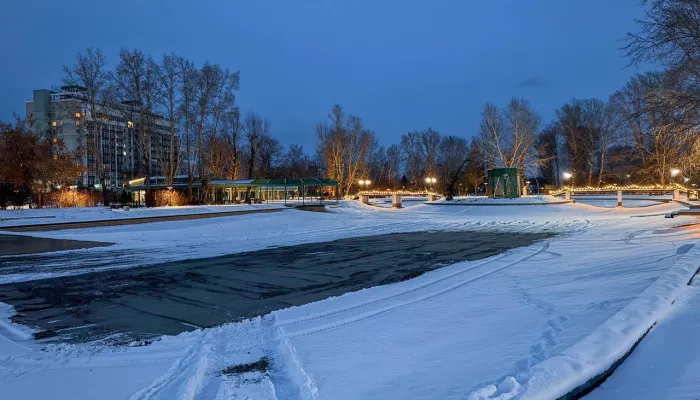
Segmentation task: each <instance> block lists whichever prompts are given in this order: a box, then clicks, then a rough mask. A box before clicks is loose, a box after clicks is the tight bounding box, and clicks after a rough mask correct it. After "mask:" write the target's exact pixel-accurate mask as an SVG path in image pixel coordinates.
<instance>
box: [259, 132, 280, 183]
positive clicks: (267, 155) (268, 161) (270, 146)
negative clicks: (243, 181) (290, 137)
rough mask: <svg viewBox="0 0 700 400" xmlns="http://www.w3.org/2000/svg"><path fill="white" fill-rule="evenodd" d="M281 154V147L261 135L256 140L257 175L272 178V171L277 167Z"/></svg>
mask: <svg viewBox="0 0 700 400" xmlns="http://www.w3.org/2000/svg"><path fill="white" fill-rule="evenodd" d="M281 154H282V145H280V142H279V141H278V140H277V139H275V138H273V137H271V136H270V135H262V136H261V137H260V138H259V140H258V150H257V156H258V174H260V176H262V177H266V178H272V177H274V174H273V173H272V169H273V167H274V166H275V165H277V163H278V161H279V157H280V155H281Z"/></svg>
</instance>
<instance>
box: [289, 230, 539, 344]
mask: <svg viewBox="0 0 700 400" xmlns="http://www.w3.org/2000/svg"><path fill="white" fill-rule="evenodd" d="M548 248H549V243H547V242H545V243H543V244H541V245H539V248H537V249H536V250H534V251H533V249H529V250H525V251H526V252H530V254H527V255H525V256H523V257H520V258H518V259H515V260H513V261H510V262H508V263H506V264H505V265H501V266H498V267H495V268H492V269H490V270H487V271H485V272H483V273H481V274H479V275H477V276H475V277H473V278H469V279H467V280H464V281H461V282H458V283H455V284H452V285H450V286H448V287H446V288H443V289H439V290H436V291H434V292H428V293H427V294H425V295H423V296H420V297H417V298H415V299H412V300H408V301H405V302H402V303H399V304H394V305H390V306H386V307H380V308H377V309H374V310H370V311H368V312H364V313H361V314H357V315H354V316H350V317H347V318H344V319H341V320H340V321H337V322H335V323H331V324H326V325H321V326H317V327H312V328H309V329H305V330H301V331H297V332H292V333H289V332H288V333H287V336H288V337H289V338H290V339H294V338H298V337H302V336H309V335H315V334H318V333H322V332H326V331H329V330H333V329H337V328H340V327H344V326H348V325H351V324H355V323H358V322H361V321H365V320H367V319H370V318H374V317H377V316H379V315H382V314H386V313H388V312H391V311H395V310H397V309H400V308H404V307H407V306H410V305H413V304H417V303H420V302H423V301H426V300H431V299H433V298H436V297H439V296H442V295H444V294H447V293H450V292H452V291H454V290H457V289H460V288H463V287H465V286H467V285H469V284H471V283H474V282H476V281H479V280H481V279H483V278H486V277H488V276H490V275H493V274H495V273H497V272H500V271H503V270H504V269H506V268H509V267H511V266H513V265H515V264H518V263H521V262H523V261H526V260H528V259H530V258H532V257H534V256H536V255H538V254H541V253H543V252H544V251H546V250H547V249H548ZM491 261H492V262H493V261H494V260H491ZM492 262H491V263H483V264H481V265H480V266H479V267H483V266H488V265H489V264H492ZM474 270H476V268H472V269H470V270H469V271H474ZM465 272H468V271H465ZM442 281H445V279H441V280H440V282H442ZM429 286H432V285H427V286H424V287H422V288H420V289H424V288H425V287H429ZM420 289H416V290H409V291H407V292H406V293H403V294H410V293H415V292H416V291H418V290H420ZM398 296H399V295H394V296H390V297H387V298H383V299H379V300H376V301H373V302H369V303H363V304H360V305H357V306H355V307H351V308H350V309H348V310H342V311H339V312H334V313H332V314H330V315H328V316H333V315H337V314H340V313H342V312H346V311H355V310H358V309H361V308H363V307H367V306H371V305H373V304H376V303H378V302H381V301H386V300H388V299H392V298H395V297H398ZM325 317H327V316H324V317H323V318H325ZM299 322H306V320H298V321H296V322H294V323H299ZM287 326H289V324H287Z"/></svg>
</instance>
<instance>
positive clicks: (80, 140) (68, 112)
mask: <svg viewBox="0 0 700 400" xmlns="http://www.w3.org/2000/svg"><path fill="white" fill-rule="evenodd" d="M91 109H93V111H94V112H91ZM92 114H96V115H92ZM139 115H140V114H139V112H138V109H137V108H135V107H134V106H133V105H130V104H128V103H124V104H119V105H111V106H107V105H102V104H99V105H95V106H92V105H91V102H90V99H89V98H88V96H87V91H86V89H85V88H82V87H80V86H62V87H61V90H60V91H53V90H46V89H38V90H34V91H33V96H32V100H28V101H26V117H27V120H28V121H31V124H32V128H33V129H34V130H35V131H36V132H37V133H41V134H44V135H46V136H47V137H48V138H49V139H54V138H55V139H60V140H62V141H63V143H65V146H66V148H67V149H68V150H69V151H71V152H75V154H76V157H77V158H78V159H79V160H80V162H81V164H82V165H83V167H84V172H83V174H82V176H81V177H80V178H79V179H77V181H76V185H78V186H80V187H85V188H89V189H97V190H99V189H101V183H100V182H101V180H100V175H101V173H103V174H104V176H105V185H106V186H107V188H108V189H110V190H119V189H121V188H122V187H123V185H124V184H125V183H126V182H128V181H129V180H130V179H133V178H134V177H135V176H143V175H144V174H145V173H146V172H147V170H148V168H146V167H147V166H146V165H145V162H144V159H145V157H144V153H143V151H142V148H143V147H146V146H144V145H143V143H144V142H146V143H147V144H148V146H147V147H149V148H148V149H143V150H145V151H148V152H149V154H150V157H149V158H150V164H151V170H150V173H151V175H162V174H164V173H166V172H167V171H165V170H164V169H166V168H164V166H167V165H170V130H169V128H168V122H167V121H166V120H165V119H163V118H162V117H161V116H159V115H156V114H149V118H148V120H149V121H148V124H149V126H150V129H148V130H147V131H148V132H149V137H148V139H149V140H147V141H144V140H143V137H142V136H141V135H140V132H139V129H140V128H141V124H140V123H139ZM98 130H99V131H101V132H100V136H99V137H97V136H96V131H98ZM176 136H177V135H176ZM98 147H99V148H98ZM174 147H175V151H176V152H177V151H178V150H179V145H178V144H177V143H176V144H175V146H174ZM98 152H99V153H98ZM175 157H178V155H177V154H175ZM175 159H177V158H175ZM98 162H101V169H100V168H99V165H98Z"/></svg>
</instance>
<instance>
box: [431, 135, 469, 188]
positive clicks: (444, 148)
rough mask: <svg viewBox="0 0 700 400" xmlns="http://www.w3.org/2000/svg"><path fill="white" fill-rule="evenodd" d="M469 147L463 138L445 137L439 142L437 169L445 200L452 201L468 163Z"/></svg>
mask: <svg viewBox="0 0 700 400" xmlns="http://www.w3.org/2000/svg"><path fill="white" fill-rule="evenodd" d="M469 155H470V153H469V145H468V144H467V141H466V140H465V139H464V138H461V137H457V136H445V137H443V138H442V140H441V141H440V147H439V154H438V162H437V169H438V175H439V179H440V182H442V186H443V187H444V193H445V198H446V199H448V200H452V199H453V198H454V195H455V191H456V189H457V188H456V186H457V182H458V181H459V179H460V177H461V176H462V174H463V173H464V169H465V167H466V166H467V163H468V162H469Z"/></svg>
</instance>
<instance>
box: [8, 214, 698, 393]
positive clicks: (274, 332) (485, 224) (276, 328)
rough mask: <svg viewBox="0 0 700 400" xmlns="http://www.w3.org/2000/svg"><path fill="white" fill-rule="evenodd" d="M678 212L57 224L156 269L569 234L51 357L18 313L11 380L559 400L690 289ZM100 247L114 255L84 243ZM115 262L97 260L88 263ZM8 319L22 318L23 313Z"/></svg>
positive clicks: (38, 271) (14, 388)
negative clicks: (313, 245) (475, 236)
mask: <svg viewBox="0 0 700 400" xmlns="http://www.w3.org/2000/svg"><path fill="white" fill-rule="evenodd" d="M678 208H679V207H678V205H674V204H661V205H655V206H650V207H645V208H638V209H633V208H631V209H602V208H598V207H592V206H587V205H582V204H566V205H547V206H518V207H481V206H479V207H472V206H462V207H456V206H439V205H417V206H414V207H410V208H406V209H403V210H388V209H387V210H384V209H379V208H376V207H369V206H362V205H359V204H358V203H344V204H343V206H341V207H338V208H332V209H331V212H328V213H307V212H302V211H296V210H286V211H284V212H280V213H274V214H262V215H244V216H236V217H224V218H217V219H209V220H197V221H178V222H162V223H154V224H145V225H136V226H118V227H104V228H94V229H80V230H71V231H54V232H41V233H40V234H39V235H40V236H44V237H55V238H70V239H79V240H99V241H107V242H113V243H116V245H115V246H113V247H114V248H116V249H122V250H131V252H132V253H135V254H140V256H141V257H142V258H143V257H146V258H147V259H148V260H149V261H151V262H156V261H163V260H172V259H180V258H195V257H202V256H204V255H206V256H211V255H217V254H228V253H234V252H239V251H248V250H255V249H260V248H265V247H267V246H270V245H290V244H297V243H304V242H309V241H327V240H333V239H338V238H342V237H349V236H366V235H371V234H381V233H389V232H401V231H418V230H437V229H469V230H488V231H498V230H503V231H511V232H512V231H515V232H524V233H527V232H540V231H547V232H558V233H559V236H556V237H553V238H550V239H548V240H545V241H543V242H540V243H537V244H534V245H532V246H529V247H526V248H520V249H514V250H512V251H509V252H506V253H504V254H501V255H497V256H494V257H490V258H488V259H484V260H479V261H467V262H460V263H456V264H453V265H450V266H447V267H445V268H441V269H439V270H435V271H432V272H429V273H426V274H424V275H422V276H420V277H418V278H415V279H412V280H409V281H405V282H400V283H396V284H392V285H386V286H381V287H375V288H371V289H365V290H361V291H358V292H354V293H348V294H345V295H343V296H340V297H335V298H329V299H326V300H323V301H320V302H316V303H312V304H307V305H305V306H301V307H293V308H288V309H285V310H280V311H276V312H273V313H271V314H268V315H266V316H263V317H261V318H255V319H252V320H247V321H244V322H240V323H234V324H226V325H223V326H219V327H215V328H209V329H204V330H196V331H193V332H189V333H183V334H181V335H178V336H175V337H163V338H162V339H161V340H159V341H156V342H154V343H153V344H151V345H150V346H145V347H136V348H103V347H97V346H91V345H58V346H49V347H47V348H44V349H42V346H41V345H40V344H38V343H36V342H34V341H32V340H31V339H30V336H29V335H28V334H27V331H26V329H25V328H23V327H17V326H15V325H12V324H9V323H4V324H2V325H0V333H1V334H0V387H2V388H3V393H8V394H9V398H42V397H50V398H55V399H64V398H65V399H92V398H101V399H126V398H131V399H172V398H190V399H194V398H197V399H209V398H211V399H228V398H242V399H290V398H291V399H394V398H396V399H405V398H407V399H436V398H440V399H464V398H470V399H487V398H492V399H495V398H499V399H509V398H549V397H550V396H553V395H554V394H555V393H561V391H564V393H566V391H567V390H570V389H571V388H573V387H574V386H575V385H577V384H578V383H579V381H580V380H583V381H584V382H585V381H586V380H587V379H589V378H590V377H591V376H593V375H594V374H597V373H599V372H601V371H602V370H604V369H605V368H607V367H608V366H609V365H610V364H612V362H614V361H615V360H614V359H613V358H611V357H613V356H615V354H616V353H615V351H622V352H624V351H625V347H626V346H628V345H630V343H631V342H634V341H635V340H636V339H637V337H635V336H636V335H638V334H639V332H640V331H641V332H643V331H645V330H646V329H647V328H648V326H646V325H647V324H649V321H650V318H651V317H652V316H653V317H654V318H656V317H659V318H660V317H663V315H665V313H667V312H668V311H669V310H672V307H670V306H669V305H670V303H671V300H672V299H673V298H674V296H675V295H676V294H677V292H678V290H679V288H681V286H683V285H685V282H682V284H679V282H681V281H682V279H681V278H685V277H686V276H687V275H688V274H689V273H688V270H689V268H690V263H689V261H688V260H689V259H690V260H692V259H694V258H697V256H698V254H699V253H700V249H696V248H695V247H693V245H694V243H695V242H696V240H697V239H698V237H700V228H699V227H697V226H687V227H681V228H675V229H672V228H673V227H674V226H678V225H681V224H687V223H693V222H694V221H695V219H694V218H690V217H683V218H678V219H665V218H663V214H664V213H667V212H669V211H671V210H674V209H678ZM108 249H109V248H108ZM99 251H104V250H95V249H89V250H82V251H81V252H99ZM114 263H115V264H119V266H120V267H122V268H128V267H134V266H135V265H137V264H139V262H138V261H137V260H136V259H135V258H129V257H127V256H125V257H123V258H121V259H117V260H115V262H114ZM140 263H143V260H141V262H140ZM111 267H113V266H109V265H98V266H90V265H86V266H84V268H83V269H82V270H80V271H79V272H83V273H84V272H89V271H93V270H96V269H100V268H111ZM693 272H694V270H693ZM64 273H65V270H64V269H63V268H59V267H58V266H55V265H50V264H48V265H33V266H31V268H29V267H27V268H25V267H24V266H17V271H15V272H13V273H11V274H10V275H11V277H10V278H8V277H7V276H3V277H2V278H3V279H5V281H6V282H7V281H13V280H14V281H16V280H31V279H36V278H37V277H47V276H48V277H50V276H60V275H61V274H64ZM690 274H691V275H692V273H690ZM645 310H648V312H647V311H645ZM0 312H4V313H5V316H6V317H9V316H10V315H11V313H12V311H11V310H10V309H9V308H5V309H4V310H1V309H0ZM599 348H602V349H605V350H607V351H608V353H609V355H610V356H608V355H606V354H607V353H602V352H600V349H599ZM612 350H615V351H612ZM591 355H595V357H593V358H591ZM577 357H578V358H577ZM260 360H267V361H269V366H268V367H267V368H264V367H260V368H253V367H251V369H252V370H251V371H250V372H245V373H234V374H221V371H222V370H224V369H226V368H227V367H231V366H235V365H242V364H247V363H252V364H250V365H252V366H258V367H259V366H261V365H262V366H264V365H265V363H264V362H260ZM577 360H578V361H581V360H584V361H585V364H583V365H580V364H577V362H578V361H577ZM256 362H257V363H256ZM572 371H574V372H577V373H572ZM552 388H554V389H552ZM543 396H544V397H543Z"/></svg>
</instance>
